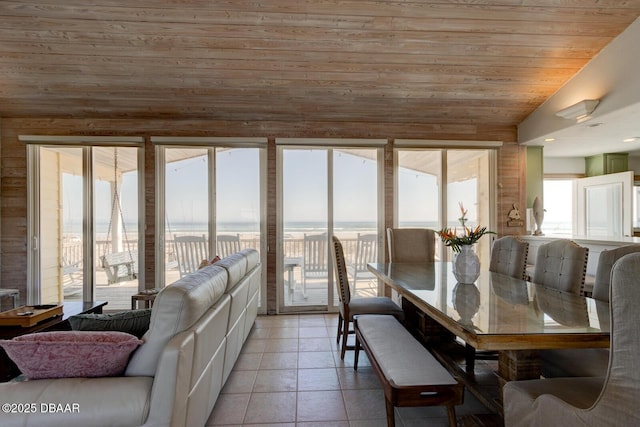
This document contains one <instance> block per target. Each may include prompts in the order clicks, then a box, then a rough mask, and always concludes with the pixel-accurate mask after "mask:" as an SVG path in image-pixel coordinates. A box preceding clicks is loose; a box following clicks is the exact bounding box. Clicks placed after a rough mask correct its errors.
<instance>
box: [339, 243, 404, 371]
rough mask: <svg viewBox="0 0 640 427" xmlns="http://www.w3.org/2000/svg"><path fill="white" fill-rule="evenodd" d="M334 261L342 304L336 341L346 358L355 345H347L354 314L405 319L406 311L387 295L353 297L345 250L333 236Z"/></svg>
mask: <svg viewBox="0 0 640 427" xmlns="http://www.w3.org/2000/svg"><path fill="white" fill-rule="evenodd" d="M332 242H333V251H332V254H333V262H334V267H335V275H336V282H337V284H338V297H339V300H340V305H339V306H338V332H337V338H336V342H337V343H338V344H340V338H342V345H341V346H340V358H341V359H344V354H345V352H346V350H347V349H351V350H352V349H353V348H354V347H353V346H347V338H348V336H349V334H351V333H353V331H352V330H351V324H352V323H353V316H355V315H358V314H391V315H393V316H395V317H396V318H397V319H398V320H401V321H402V320H404V312H403V311H402V309H401V308H400V307H399V306H398V305H397V304H396V303H394V302H393V301H391V299H389V298H387V297H363V298H353V299H351V291H350V289H349V279H348V276H347V263H346V261H345V259H344V251H343V249H342V243H341V242H340V239H338V238H337V237H335V236H333V237H332Z"/></svg>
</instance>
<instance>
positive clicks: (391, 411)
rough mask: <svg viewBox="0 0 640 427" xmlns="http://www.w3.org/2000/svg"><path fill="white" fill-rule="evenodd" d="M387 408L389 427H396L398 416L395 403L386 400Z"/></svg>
mask: <svg viewBox="0 0 640 427" xmlns="http://www.w3.org/2000/svg"><path fill="white" fill-rule="evenodd" d="M384 401H385V403H386V406H387V427H395V426H396V414H395V410H394V407H393V403H391V401H390V400H389V399H385V400H384Z"/></svg>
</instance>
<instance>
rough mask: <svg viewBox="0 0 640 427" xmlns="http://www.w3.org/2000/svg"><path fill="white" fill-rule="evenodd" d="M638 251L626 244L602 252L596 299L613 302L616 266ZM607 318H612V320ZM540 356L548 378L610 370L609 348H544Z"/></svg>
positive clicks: (598, 267)
mask: <svg viewBox="0 0 640 427" xmlns="http://www.w3.org/2000/svg"><path fill="white" fill-rule="evenodd" d="M634 252H640V245H637V244H636V245H625V246H621V247H619V248H616V249H611V250H604V251H602V252H600V256H599V257H598V266H597V267H596V275H595V281H594V283H593V295H592V297H593V298H594V299H596V300H598V301H603V302H604V303H608V302H609V291H610V283H611V270H612V269H613V265H614V264H615V262H616V261H617V260H618V259H620V258H621V257H623V256H625V255H627V254H630V253H634ZM597 304H598V303H596V305H597ZM596 308H597V307H596ZM603 320H605V321H608V319H603ZM540 358H541V361H542V375H543V376H544V377H545V378H555V377H593V376H602V375H605V373H606V372H607V366H608V364H609V349H608V348H580V349H574V348H571V349H558V350H544V351H541V352H540Z"/></svg>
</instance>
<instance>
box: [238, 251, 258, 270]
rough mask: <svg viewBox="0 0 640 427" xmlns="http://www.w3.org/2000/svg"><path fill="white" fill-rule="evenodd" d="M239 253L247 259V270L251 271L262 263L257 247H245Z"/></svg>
mask: <svg viewBox="0 0 640 427" xmlns="http://www.w3.org/2000/svg"><path fill="white" fill-rule="evenodd" d="M239 253H241V254H242V255H244V257H245V258H246V259H247V271H251V270H252V269H253V268H254V267H255V266H256V265H258V264H259V263H260V252H258V251H257V250H255V249H243V250H241V251H240V252H239Z"/></svg>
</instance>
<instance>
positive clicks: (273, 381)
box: [206, 314, 489, 427]
mask: <svg viewBox="0 0 640 427" xmlns="http://www.w3.org/2000/svg"><path fill="white" fill-rule="evenodd" d="M337 322H338V318H337V315H333V314H331V315H328V314H327V315H323V314H308V315H280V316H259V317H258V319H257V320H256V323H255V326H254V328H253V330H252V331H251V333H250V335H249V338H248V339H247V342H246V343H245V346H244V348H243V351H242V353H241V354H240V357H239V358H238V361H237V363H236V365H235V367H234V369H233V371H232V373H231V375H230V376H229V379H228V381H227V383H226V384H225V386H224V388H223V390H222V392H221V394H220V396H219V398H218V401H217V402H216V406H215V407H214V409H213V412H212V413H211V416H210V417H209V420H208V421H207V424H206V425H207V426H243V425H244V426H248V425H252V426H255V425H261V426H314V427H315V426H336V427H349V426H351V427H356V426H363V427H364V426H366V427H374V426H382V427H384V426H386V418H385V417H386V415H385V404H384V395H383V392H382V389H381V387H380V383H379V382H378V378H377V377H376V375H375V373H374V372H373V370H372V368H371V366H370V365H369V363H368V360H367V359H366V355H365V354H364V353H361V357H360V361H359V363H358V371H354V370H353V351H347V354H346V356H345V360H344V361H343V360H340V353H339V351H337V349H336V335H335V334H336V329H337ZM456 413H457V416H458V417H461V416H463V415H467V414H478V413H489V411H488V410H487V409H486V408H485V407H484V406H482V405H481V404H480V403H479V402H478V401H477V400H476V399H475V398H474V397H473V396H472V395H471V394H470V393H468V392H467V393H466V394H465V403H464V405H462V406H459V407H457V408H456ZM423 425H429V426H435V427H437V426H448V421H447V414H446V411H445V409H444V408H440V407H426V408H396V426H398V427H402V426H407V427H409V426H423Z"/></svg>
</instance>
